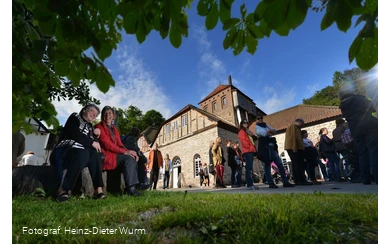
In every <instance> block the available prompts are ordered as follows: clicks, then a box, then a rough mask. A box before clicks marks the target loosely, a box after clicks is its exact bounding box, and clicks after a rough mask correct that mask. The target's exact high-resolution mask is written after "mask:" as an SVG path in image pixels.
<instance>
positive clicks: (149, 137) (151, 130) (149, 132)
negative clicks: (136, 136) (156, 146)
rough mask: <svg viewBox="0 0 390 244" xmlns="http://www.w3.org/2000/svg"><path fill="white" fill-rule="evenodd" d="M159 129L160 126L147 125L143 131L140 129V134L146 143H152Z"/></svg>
mask: <svg viewBox="0 0 390 244" xmlns="http://www.w3.org/2000/svg"><path fill="white" fill-rule="evenodd" d="M160 129H161V127H154V126H149V127H148V128H146V129H145V130H144V131H142V132H141V134H140V135H141V136H143V137H144V138H145V140H146V142H147V143H148V144H152V143H153V142H154V140H155V139H156V138H157V135H158V133H159V132H160Z"/></svg>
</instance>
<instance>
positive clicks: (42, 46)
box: [30, 40, 47, 63]
mask: <svg viewBox="0 0 390 244" xmlns="http://www.w3.org/2000/svg"><path fill="white" fill-rule="evenodd" d="M46 45H47V41H46V40H34V41H32V48H31V51H30V59H31V61H32V62H36V63H38V62H41V61H42V59H43V53H44V52H45V50H46Z"/></svg>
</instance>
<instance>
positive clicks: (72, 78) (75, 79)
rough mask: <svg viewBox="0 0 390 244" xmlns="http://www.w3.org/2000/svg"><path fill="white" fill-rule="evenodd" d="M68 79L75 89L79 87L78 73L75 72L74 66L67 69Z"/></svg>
mask: <svg viewBox="0 0 390 244" xmlns="http://www.w3.org/2000/svg"><path fill="white" fill-rule="evenodd" d="M68 78H69V80H70V81H71V82H72V84H73V85H74V86H76V87H77V86H79V85H80V72H79V71H78V70H77V68H76V66H75V65H74V64H72V65H70V67H69V74H68Z"/></svg>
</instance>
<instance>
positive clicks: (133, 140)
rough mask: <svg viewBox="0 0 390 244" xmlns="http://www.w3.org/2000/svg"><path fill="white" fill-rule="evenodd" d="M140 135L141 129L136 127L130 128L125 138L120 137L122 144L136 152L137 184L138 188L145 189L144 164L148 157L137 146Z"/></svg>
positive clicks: (146, 184) (146, 187) (147, 183)
mask: <svg viewBox="0 0 390 244" xmlns="http://www.w3.org/2000/svg"><path fill="white" fill-rule="evenodd" d="M140 136H141V131H140V130H139V129H138V128H137V127H133V128H131V130H130V132H129V133H128V134H127V136H126V137H125V138H123V139H122V142H123V145H125V147H126V148H127V149H129V150H133V151H136V152H137V155H138V158H139V159H138V181H139V184H138V185H137V187H136V188H137V189H138V190H146V189H148V188H149V182H148V181H147V180H146V164H147V162H148V159H147V158H146V157H145V155H144V154H143V153H142V151H141V149H140V148H139V147H138V142H137V141H138V139H139V138H140Z"/></svg>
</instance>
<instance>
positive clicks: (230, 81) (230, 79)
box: [228, 75, 232, 85]
mask: <svg viewBox="0 0 390 244" xmlns="http://www.w3.org/2000/svg"><path fill="white" fill-rule="evenodd" d="M228 83H229V85H232V76H231V75H229V77H228Z"/></svg>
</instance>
